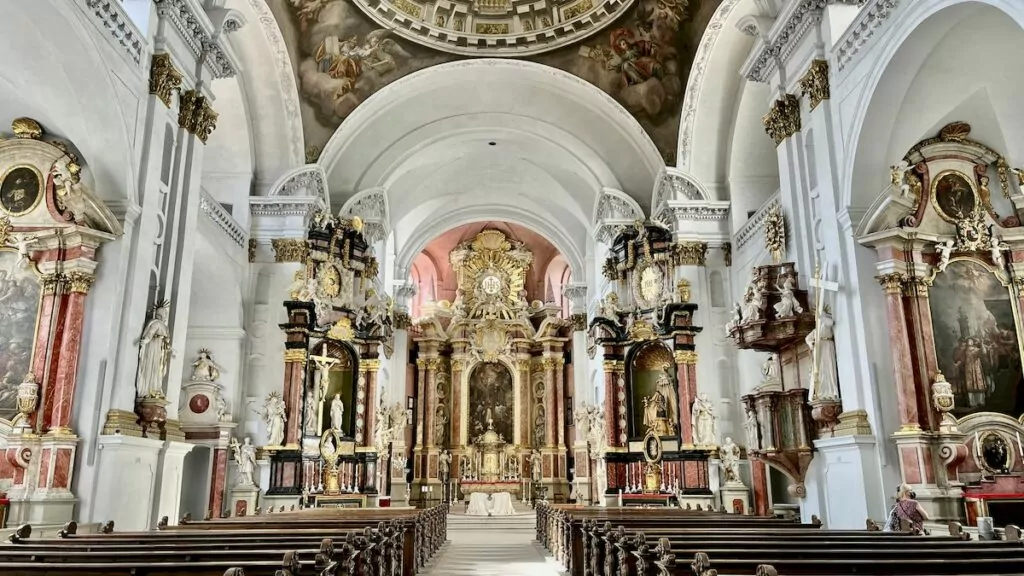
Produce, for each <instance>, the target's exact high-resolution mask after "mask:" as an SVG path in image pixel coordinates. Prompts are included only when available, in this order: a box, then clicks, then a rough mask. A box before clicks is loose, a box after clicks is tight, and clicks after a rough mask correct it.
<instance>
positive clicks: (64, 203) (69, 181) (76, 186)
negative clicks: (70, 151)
mask: <svg viewBox="0 0 1024 576" xmlns="http://www.w3.org/2000/svg"><path fill="white" fill-rule="evenodd" d="M51 174H53V183H54V185H55V186H56V192H57V208H58V209H60V210H61V211H62V212H63V211H67V212H71V217H72V219H73V220H74V221H75V222H83V221H84V220H85V211H86V199H85V193H84V191H83V190H82V184H81V180H82V167H81V166H79V165H78V163H77V162H75V161H74V160H72V159H71V158H69V157H67V156H64V157H62V158H60V159H58V160H57V161H56V162H54V163H53V168H52V169H51Z"/></svg>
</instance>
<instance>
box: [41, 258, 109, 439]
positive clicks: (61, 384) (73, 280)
mask: <svg viewBox="0 0 1024 576" xmlns="http://www.w3.org/2000/svg"><path fill="white" fill-rule="evenodd" d="M95 279H96V277H95V276H93V275H92V274H90V273H86V272H72V273H71V274H69V275H68V280H69V282H68V284H69V288H70V292H69V293H68V294H67V296H65V301H66V303H67V305H66V307H65V312H64V318H63V333H62V338H61V342H60V348H61V353H60V357H59V364H58V366H57V374H56V377H55V378H54V379H53V380H52V382H51V385H50V389H51V390H52V391H53V392H52V398H53V404H52V406H51V408H50V411H49V412H47V413H46V414H44V416H43V425H44V427H45V428H47V429H53V428H55V429H59V430H64V431H66V432H68V433H70V431H71V428H70V426H71V408H72V405H73V404H74V401H75V382H76V381H77V379H78V378H77V376H78V359H79V353H80V352H81V343H82V327H83V322H84V320H85V298H86V295H87V294H88V293H89V288H91V287H92V284H93V282H94V281H95ZM47 395H48V396H49V395H50V394H47Z"/></svg>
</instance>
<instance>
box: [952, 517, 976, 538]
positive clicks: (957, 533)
mask: <svg viewBox="0 0 1024 576" xmlns="http://www.w3.org/2000/svg"><path fill="white" fill-rule="evenodd" d="M949 535H950V536H952V537H954V538H957V539H960V540H970V539H971V533H970V532H966V531H964V527H963V525H962V524H960V523H959V522H956V521H952V522H950V523H949Z"/></svg>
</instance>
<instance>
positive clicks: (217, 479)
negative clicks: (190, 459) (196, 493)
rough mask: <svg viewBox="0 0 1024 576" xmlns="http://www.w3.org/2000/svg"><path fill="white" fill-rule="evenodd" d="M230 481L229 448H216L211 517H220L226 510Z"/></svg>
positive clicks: (211, 477)
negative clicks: (225, 495) (225, 497)
mask: <svg viewBox="0 0 1024 576" xmlns="http://www.w3.org/2000/svg"><path fill="white" fill-rule="evenodd" d="M227 481H228V449H227V448H214V450H213V466H212V468H211V470H210V504H209V506H208V508H209V513H210V517H211V518H220V517H221V514H222V513H223V512H224V491H225V490H226V489H227Z"/></svg>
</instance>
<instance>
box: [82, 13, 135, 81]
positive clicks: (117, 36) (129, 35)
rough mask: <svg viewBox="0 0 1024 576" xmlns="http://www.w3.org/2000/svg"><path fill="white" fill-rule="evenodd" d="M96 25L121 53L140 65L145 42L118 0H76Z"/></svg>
mask: <svg viewBox="0 0 1024 576" xmlns="http://www.w3.org/2000/svg"><path fill="white" fill-rule="evenodd" d="M76 2H77V3H78V5H79V6H80V7H81V8H82V10H83V11H85V13H86V14H88V15H89V17H90V19H91V20H92V21H93V23H95V24H96V25H97V26H99V27H100V28H102V29H103V30H106V31H107V32H108V33H109V34H110V38H111V40H113V43H114V44H115V45H117V47H118V48H119V49H120V51H121V53H122V54H123V55H125V56H127V57H128V59H129V60H130V61H131V62H133V63H134V64H135V65H136V66H141V65H142V63H143V62H142V58H143V54H144V52H145V51H146V46H147V42H146V39H145V37H144V36H143V35H142V32H140V31H139V29H138V28H137V27H136V26H135V23H134V22H132V19H131V18H130V17H129V16H128V13H127V12H125V11H124V7H123V6H122V5H121V2H120V1H119V0H76Z"/></svg>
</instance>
